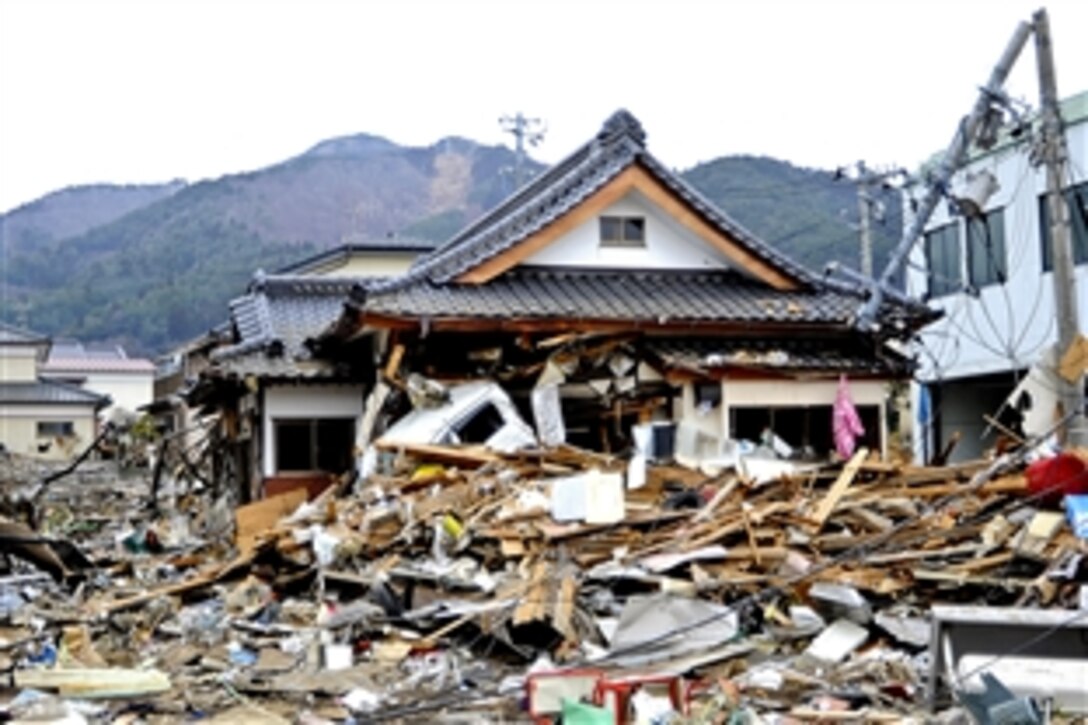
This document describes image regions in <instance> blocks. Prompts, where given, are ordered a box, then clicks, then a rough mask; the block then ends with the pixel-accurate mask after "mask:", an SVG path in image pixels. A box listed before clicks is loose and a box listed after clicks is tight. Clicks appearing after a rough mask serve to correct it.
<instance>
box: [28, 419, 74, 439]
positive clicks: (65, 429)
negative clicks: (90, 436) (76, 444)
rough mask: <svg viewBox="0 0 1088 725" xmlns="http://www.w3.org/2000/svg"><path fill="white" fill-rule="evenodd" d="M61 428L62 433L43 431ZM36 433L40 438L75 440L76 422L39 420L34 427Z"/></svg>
mask: <svg viewBox="0 0 1088 725" xmlns="http://www.w3.org/2000/svg"><path fill="white" fill-rule="evenodd" d="M53 427H59V429H60V432H56V431H53V432H50V431H49V430H43V428H46V429H49V428H53ZM34 432H35V434H36V435H37V437H38V438H75V436H76V422H75V421H74V420H39V421H37V425H35V426H34Z"/></svg>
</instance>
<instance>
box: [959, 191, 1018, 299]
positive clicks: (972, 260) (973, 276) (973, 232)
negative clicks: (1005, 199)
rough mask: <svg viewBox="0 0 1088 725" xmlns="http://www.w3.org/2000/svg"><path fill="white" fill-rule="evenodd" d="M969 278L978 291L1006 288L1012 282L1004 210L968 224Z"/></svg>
mask: <svg viewBox="0 0 1088 725" xmlns="http://www.w3.org/2000/svg"><path fill="white" fill-rule="evenodd" d="M967 278H968V281H969V282H970V284H971V286H972V287H975V288H979V287H984V286H986V285H988V284H1004V283H1005V281H1006V280H1007V279H1008V278H1009V268H1008V264H1007V262H1006V260H1005V213H1004V209H994V210H993V211H990V212H986V213H985V214H983V215H982V216H979V217H975V218H969V219H968V220H967Z"/></svg>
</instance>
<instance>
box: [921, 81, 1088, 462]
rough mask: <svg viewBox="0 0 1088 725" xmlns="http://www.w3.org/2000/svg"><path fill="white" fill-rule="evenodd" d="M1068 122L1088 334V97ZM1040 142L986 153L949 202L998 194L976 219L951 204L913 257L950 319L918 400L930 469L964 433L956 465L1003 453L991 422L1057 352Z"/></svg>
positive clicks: (1021, 139)
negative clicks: (986, 189)
mask: <svg viewBox="0 0 1088 725" xmlns="http://www.w3.org/2000/svg"><path fill="white" fill-rule="evenodd" d="M1061 114H1062V119H1063V121H1064V123H1065V132H1066V142H1067V146H1068V152H1069V160H1068V165H1067V168H1068V171H1067V176H1068V181H1067V186H1066V190H1065V198H1066V200H1067V201H1068V203H1069V211H1070V219H1071V223H1072V238H1073V239H1072V241H1073V256H1074V261H1075V264H1076V285H1077V306H1078V315H1079V324H1080V329H1081V330H1082V331H1085V330H1088V92H1084V93H1081V94H1079V95H1077V96H1074V97H1072V98H1068V99H1066V100H1065V101H1064V102H1063V103H1062V105H1061ZM1036 138H1037V137H1036V136H1035V135H1034V134H1033V133H1032V132H1031V131H1030V130H1025V131H1024V132H1022V133H1021V134H1020V135H1019V136H1018V137H1012V136H1011V135H1006V136H1004V137H1003V138H1002V139H1001V140H1000V141H999V142H998V143H997V144H996V145H995V146H994V147H993V148H991V149H989V150H986V151H981V150H977V149H976V150H974V151H973V153H972V156H971V157H970V160H969V162H968V164H967V165H966V166H965V168H964V169H962V170H960V171H959V172H958V173H957V174H956V176H955V178H954V179H953V181H952V183H951V184H950V188H949V196H950V197H952V198H955V197H960V196H965V195H966V194H967V193H968V191H969V190H970V189H971V187H972V186H974V187H975V188H976V189H977V188H978V187H980V186H982V185H985V184H986V183H987V182H988V179H987V175H989V176H990V177H992V178H993V180H995V181H996V183H997V188H996V191H994V192H993V194H992V196H990V197H989V199H988V200H987V201H986V202H985V204H984V206H983V207H982V208H981V209H979V210H978V211H979V212H980V213H978V214H976V215H973V216H970V215H968V214H964V213H960V212H958V211H956V210H955V209H953V206H954V205H953V204H952V203H942V204H940V205H939V207H938V209H937V210H936V212H935V213H934V215H933V217H932V219H931V220H930V222H929V224H928V225H927V228H926V233H925V236H924V239H923V240H922V242H921V243H920V244H918V245H917V246H916V247H915V249H914V250H913V253H912V256H911V258H910V261H911V265H910V269H909V270H908V274H907V291H908V292H909V293H910V295H912V296H914V297H926V298H928V300H929V303H930V305H931V306H933V307H935V308H939V309H940V310H941V311H942V312H943V313H944V316H943V317H942V318H941V319H940V320H938V321H937V322H934V323H932V324H931V325H929V326H928V327H926V328H925V330H924V331H923V332H922V333H921V335H920V337H919V343H918V345H917V348H916V352H917V355H918V361H919V363H920V370H919V371H918V374H917V380H918V381H919V383H917V384H915V385H914V390H913V397H912V399H913V401H914V403H915V411H916V420H915V430H916V431H917V435H916V436H915V455H916V456H917V457H918V458H926V457H929V456H931V455H932V454H933V452H934V451H937V450H941V449H942V448H943V447H944V446H945V445H946V444H947V442H948V440H949V438H950V436H952V435H953V434H954V433H957V432H958V433H959V434H960V435H961V438H960V442H959V443H958V444H957V445H956V448H955V449H954V451H953V455H952V460H963V459H969V458H974V457H978V456H979V455H980V454H981V453H982V452H983V451H984V450H986V449H987V448H989V447H992V446H993V445H994V442H995V438H994V435H995V430H994V428H993V427H992V426H990V425H989V424H988V422H987V421H986V420H985V419H984V417H983V416H984V415H990V416H996V415H997V414H998V413H999V411H1001V410H1002V404H1003V403H1004V401H1005V400H1006V398H1008V397H1009V395H1010V393H1012V391H1013V389H1014V388H1015V387H1016V385H1017V384H1018V382H1019V381H1020V380H1021V379H1022V378H1023V377H1024V375H1025V374H1026V371H1027V370H1028V369H1029V368H1030V367H1031V366H1032V365H1033V364H1036V363H1038V362H1039V361H1040V358H1041V356H1042V355H1043V353H1044V351H1046V350H1047V349H1048V348H1049V347H1051V346H1052V345H1054V343H1055V342H1056V339H1057V326H1056V321H1055V310H1054V280H1053V274H1052V264H1051V249H1050V244H1051V243H1050V233H1049V226H1048V225H1049V223H1048V221H1047V212H1046V209H1045V204H1044V198H1045V197H1044V193H1045V191H1046V184H1047V181H1046V169H1045V168H1044V167H1042V166H1039V165H1037V164H1036V163H1034V160H1033V154H1032V150H1033V148H1034V141H1035V139H1036ZM990 186H991V188H992V184H991V185H990ZM908 211H909V210H908ZM907 216H908V219H907V220H906V223H908V224H909V223H910V219H909V214H908V215H907ZM924 398H925V400H923V399H924ZM919 411H920V413H921V415H920V416H919V415H918V412H919ZM1006 412H1007V411H1006ZM923 418H924V420H923Z"/></svg>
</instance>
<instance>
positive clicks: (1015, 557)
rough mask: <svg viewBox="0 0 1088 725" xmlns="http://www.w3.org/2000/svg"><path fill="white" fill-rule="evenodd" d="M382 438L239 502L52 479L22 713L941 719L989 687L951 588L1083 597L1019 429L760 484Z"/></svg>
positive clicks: (28, 584) (1071, 555)
mask: <svg viewBox="0 0 1088 725" xmlns="http://www.w3.org/2000/svg"><path fill="white" fill-rule="evenodd" d="M379 453H380V455H379V459H380V465H379V466H378V471H377V472H375V473H374V474H373V475H371V476H369V477H367V478H365V479H363V480H361V481H359V482H357V483H354V484H353V483H352V482H351V481H343V482H342V485H339V486H333V487H331V488H329V489H327V490H326V491H325V492H324V493H322V494H321V495H320V496H318V497H316V498H314V499H312V500H307V495H306V493H305V492H303V491H295V492H289V493H285V494H282V495H279V496H275V497H272V498H269V499H265V500H261V501H258V502H256V503H252V504H247V505H244V506H239V507H236V508H233V509H232V507H231V506H230V505H229V503H228V502H227V500H226V499H222V498H219V499H216V498H214V497H212V496H210V495H208V492H206V491H202V490H201V487H200V486H199V485H196V486H194V487H192V488H190V489H188V490H173V489H172V487H170V486H167V487H165V488H164V490H162V491H160V492H159V493H160V500H159V501H158V502H157V503H158V506H157V507H152V506H150V503H151V502H150V501H149V500H148V498H147V491H148V486H147V481H146V474H145V475H144V476H138V475H134V474H133V475H130V476H129V477H127V478H124V479H119V478H118V477H117V475H116V473H115V472H113V471H112V469H110V468H109V467H106V466H104V465H101V464H99V465H97V466H88V467H86V468H85V469H81V471H80V472H79V473H78V474H75V475H72V476H70V477H68V478H67V479H65V480H63V481H58V482H56V483H55V484H54V485H52V486H50V487H49V488H48V489H46V490H45V491H44V492H43V493H42V496H41V498H40V500H39V501H38V502H37V503H38V507H37V511H36V514H37V518H38V521H37V522H28V525H29V524H30V523H35V524H36V525H37V529H36V530H37V532H38V534H39V536H38V538H37V539H34V540H33V541H28V540H25V537H23V538H20V537H14V538H13V539H11V540H9V541H8V542H7V544H6V545H7V546H8V551H9V552H12V553H16V554H17V555H18V553H19V552H16V551H14V549H13V547H18V546H30V545H35V544H37V545H45V546H52V545H54V544H57V542H65V543H66V544H68V545H69V546H72V547H73V548H77V550H78V551H79V552H80V553H81V554H82V555H84V556H85V557H87V559H89V560H90V561H89V562H87V564H86V565H84V566H81V567H77V566H74V565H73V566H72V567H69V568H68V569H66V571H65V572H64V576H58V577H56V580H54V578H52V577H50V576H49V575H48V574H37V573H19V572H15V573H12V574H11V575H9V576H5V577H3V578H2V579H0V617H2V618H3V621H4V626H3V632H2V633H0V637H2V640H0V642H2V644H3V646H2V652H3V654H2V656H3V658H4V660H5V661H4V663H3V664H4V666H5V669H7V670H9V671H13V684H14V686H15V688H16V690H15V691H14V693H13V697H12V698H11V699H9V701H8V704H7V706H6V708H7V712H9V713H10V714H11V715H12V716H14V717H24V718H27V717H32V716H33V717H46V718H48V717H53V718H55V719H58V720H59V719H60V718H62V717H67V718H68V719H67V720H65V722H79V721H83V720H86V721H96V722H97V721H102V722H112V721H117V718H124V720H123V721H125V722H166V721H174V720H178V719H186V718H199V717H207V718H214V719H213V720H212V721H213V722H242V721H246V722H293V721H300V722H309V723H313V722H344V721H357V722H363V721H376V720H389V721H402V722H420V721H430V720H432V719H435V718H438V717H439V716H440V715H442V714H445V715H449V716H452V714H453V713H461V714H466V713H467V715H465V716H466V717H470V719H471V720H472V721H474V722H480V721H483V722H498V721H510V720H517V719H523V718H526V717H528V716H533V717H541V718H544V717H552V718H557V717H559V716H560V715H562V717H563V721H564V722H613V721H616V722H620V721H626V722H670V721H675V722H691V723H694V722H700V723H702V722H707V723H709V722H725V721H728V720H729V718H730V717H733V718H738V719H737V720H736V721H738V722H760V721H762V722H786V721H790V722H793V721H805V720H809V721H814V720H829V719H830V720H862V719H864V720H871V721H889V722H891V721H903V720H904V719H908V718H915V719H916V720H917V721H918V722H921V721H923V720H924V719H926V718H927V717H932V716H931V715H928V714H927V713H928V710H927V708H928V707H929V706H930V705H931V704H933V705H936V706H937V707H938V708H939V709H940V708H946V707H947V706H948V703H949V699H948V690H947V689H943V690H942V691H941V692H940V693H932V692H931V689H932V688H931V687H930V683H931V682H945V683H946V684H951V685H952V689H953V690H955V691H959V690H964V689H972V688H973V689H976V690H977V689H981V687H982V686H983V684H986V683H984V682H983V681H982V680H981V679H980V675H981V674H983V673H984V672H986V670H985V668H981V669H978V670H977V671H973V672H972V671H970V670H969V669H965V668H963V667H961V668H959V669H956V667H955V663H946V664H948V665H949V666H950V667H951V668H952V671H953V672H956V673H957V674H956V675H955V680H956V681H953V682H950V683H949V682H947V681H948V679H949V678H948V677H947V672H945V671H940V672H938V671H937V666H938V663H936V662H933V661H932V655H933V653H932V652H931V642H932V639H933V637H932V633H933V624H934V619H933V614H932V612H933V607H934V605H937V604H945V605H950V604H955V605H961V606H962V605H986V606H988V607H1005V606H1016V607H1025V608H1034V609H1043V608H1046V609H1049V610H1052V611H1050V612H1047V613H1048V614H1052V615H1053V614H1060V615H1061V616H1064V615H1066V614H1068V615H1069V623H1070V624H1072V622H1073V621H1074V620H1075V618H1076V617H1077V616H1078V614H1079V613H1084V612H1085V611H1088V610H1082V609H1078V607H1081V606H1084V605H1085V603H1084V602H1079V601H1078V597H1079V596H1080V595H1081V587H1082V584H1083V583H1084V582H1086V581H1088V570H1086V569H1088V567H1086V566H1085V564H1084V554H1085V553H1086V552H1088V545H1086V544H1085V540H1084V538H1083V531H1081V532H1080V535H1079V536H1078V534H1077V533H1076V532H1075V531H1074V529H1073V528H1072V527H1071V525H1070V523H1069V522H1068V521H1067V518H1066V514H1065V513H1063V511H1062V510H1061V508H1060V501H1058V505H1057V506H1055V502H1054V500H1053V496H1052V494H1053V492H1054V491H1055V490H1058V489H1059V484H1061V483H1064V482H1059V481H1055V480H1044V481H1043V483H1042V487H1041V488H1040V487H1039V486H1038V481H1037V480H1036V479H1038V478H1039V476H1040V475H1042V476H1043V478H1044V479H1045V476H1046V472H1045V471H1044V473H1043V474H1039V473H1038V470H1039V469H1034V470H1035V471H1036V473H1035V475H1034V476H1027V475H1025V473H1024V465H1023V463H1022V462H1021V460H1020V458H1018V457H1017V456H1014V455H1007V456H1005V457H1004V458H1002V459H999V460H997V461H994V462H986V461H979V462H974V463H969V464H961V465H955V466H945V467H914V466H907V465H898V464H891V463H886V462H882V461H879V460H876V459H875V458H873V457H870V456H869V455H868V452H867V451H865V450H860V451H858V452H857V453H855V455H853V456H852V457H851V458H850V460H849V461H846V462H845V463H841V464H829V465H824V466H813V467H810V468H808V469H807V470H805V471H804V472H802V473H795V474H793V475H787V476H782V477H779V478H777V479H773V480H769V481H766V482H763V483H757V482H755V481H754V480H753V479H752V478H749V477H747V476H745V475H743V474H742V473H739V472H737V471H736V470H733V469H730V470H726V471H722V472H712V473H710V474H706V473H703V472H700V471H697V470H691V469H688V468H684V467H681V466H676V465H667V464H657V465H653V464H651V465H645V466H644V467H641V466H638V465H636V464H633V463H631V462H630V461H626V460H623V459H620V458H618V457H612V456H608V455H603V454H597V453H591V452H587V451H584V450H580V449H575V448H571V447H568V446H559V447H556V448H552V449H548V450H536V449H529V450H522V451H518V452H514V453H506V454H500V453H496V452H494V451H490V450H485V449H482V448H471V447H452V446H445V445H439V444H414V445H403V444H402V445H393V444H387V445H385V446H384V450H381V451H379ZM1076 460H1078V461H1080V460H1082V459H1080V458H1076ZM1081 470H1083V468H1082V469H1081ZM23 473H25V471H23ZM9 478H11V476H10V475H9ZM1029 479H1031V485H1032V486H1033V488H1032V489H1031V490H1029ZM24 483H25V482H24ZM11 485H13V484H9V488H11ZM1063 490H1064V489H1063ZM1065 493H1071V492H1069V491H1065ZM1067 498H1068V499H1070V500H1076V496H1073V495H1070V496H1068V497H1067ZM1077 511H1079V513H1076V514H1075V512H1077ZM1074 515H1077V516H1080V517H1081V518H1083V516H1084V514H1083V510H1082V509H1081V508H1077V507H1076V506H1070V507H1069V517H1070V519H1073V517H1074ZM1082 525H1083V524H1082ZM39 539H40V541H39ZM12 542H14V543H12ZM43 542H44V543H43ZM62 558H64V557H62ZM66 562H67V560H66ZM92 563H93V565H92ZM20 571H21V570H20ZM1062 610H1066V611H1064V612H1063V611H1062ZM1085 619H1088V615H1086V616H1085ZM1064 621H1065V620H1064V619H1062V620H1061V622H1064ZM997 654H998V655H1000V654H1001V653H1000V652H998V653H997ZM1082 659H1083V657H1082ZM972 666H974V665H972ZM1002 691H1003V690H1002ZM931 694H938V695H939V697H936V698H935V700H934V702H932V703H931V702H930V695H931ZM961 701H963V700H962V698H961ZM1073 706H1075V703H1073ZM958 711H961V712H962V710H958ZM41 713H45V715H44V716H43V715H41ZM615 713H623V716H622V717H619V716H616V715H615ZM594 718H605V719H594ZM624 718H628V719H626V720H625V719H624Z"/></svg>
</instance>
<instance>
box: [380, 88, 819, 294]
mask: <svg viewBox="0 0 1088 725" xmlns="http://www.w3.org/2000/svg"><path fill="white" fill-rule="evenodd" d="M645 142H646V134H645V131H643V129H642V125H641V124H640V123H639V121H638V119H636V118H635V117H634V116H633V115H631V114H630V113H629V112H627V111H624V110H621V111H617V112H616V113H615V114H613V115H612V116H611V117H610V118H609V119H608V120H607V121H606V122H605V124H604V127H603V128H602V129H601V131H600V132H599V133H598V134H597V136H596V137H595V138H593V139H592V140H591V141H590V142H588V143H587V144H585V145H583V146H582V147H581V148H579V149H578V150H576V151H575V152H574V153H572V154H571V155H570V156H568V157H567V158H565V159H563V160H562V161H560V162H559V163H558V164H556V165H555V166H553V167H551V168H550V169H549V170H547V171H546V172H544V173H543V174H541V175H540V176H538V177H536V178H535V179H534V180H533V181H531V182H530V183H528V184H527V185H525V186H524V187H522V188H521V189H520V190H519V191H517V192H515V193H514V194H513V195H512V196H511V197H510V198H508V199H507V200H506V201H504V202H503V203H502V204H500V205H499V206H497V207H495V208H494V209H492V210H491V211H489V212H487V213H486V214H484V215H483V216H482V217H480V218H479V219H477V220H476V221H475V222H473V223H472V224H471V225H469V226H468V227H467V228H465V229H464V230H462V231H461V232H460V233H458V234H457V235H456V236H455V237H453V238H452V239H450V240H449V241H448V242H446V243H445V244H443V245H442V246H441V247H439V248H438V249H436V250H434V252H432V253H431V254H428V255H426V256H424V257H421V258H420V259H418V260H417V261H416V264H414V265H413V267H412V269H411V271H410V272H409V273H408V275H406V276H405V277H402V278H399V279H396V280H392V281H390V282H388V283H386V284H385V285H382V286H383V287H386V286H388V287H391V288H392V287H400V286H404V285H406V284H411V283H414V282H416V281H419V280H421V279H427V280H430V281H431V282H436V283H445V282H450V281H452V280H454V279H456V278H457V277H458V276H459V275H461V274H463V273H464V272H466V271H468V270H470V269H472V268H473V267H475V266H477V265H479V264H480V263H482V262H484V261H486V260H487V259H490V258H491V257H494V256H495V255H497V254H500V253H502V252H504V251H506V250H507V249H510V248H512V247H514V246H515V245H517V244H518V243H519V242H521V241H522V240H524V239H526V238H527V237H528V236H530V235H531V234H533V233H535V232H537V231H539V230H540V229H542V228H544V227H545V226H547V225H548V224H550V223H551V222H553V221H555V220H556V219H558V218H559V217H561V216H563V215H564V214H566V213H567V212H568V211H570V210H571V209H573V208H574V207H576V206H578V205H579V204H581V203H582V202H583V201H584V200H585V199H587V198H588V197H589V196H590V195H592V194H593V193H594V192H596V191H597V190H598V189H600V188H601V187H603V186H604V185H605V184H607V183H608V182H609V181H611V180H612V179H613V178H614V177H615V176H616V175H618V174H619V173H620V172H621V171H623V170H624V169H626V168H628V167H630V166H632V165H634V164H639V165H641V166H642V167H643V168H644V169H646V170H647V171H649V172H650V173H651V174H652V175H653V176H655V177H656V178H657V179H658V180H659V181H660V182H661V183H663V184H664V185H665V186H667V187H668V188H669V189H670V190H672V191H673V192H674V193H675V194H677V195H678V196H679V197H680V198H681V199H683V200H684V201H685V202H687V203H688V204H689V205H690V206H691V207H692V208H693V209H694V210H695V211H696V212H698V213H699V214H700V215H701V216H702V217H703V218H704V219H705V220H706V221H707V222H709V223H710V224H711V225H714V226H716V227H717V228H718V229H719V230H721V231H722V232H723V233H725V234H726V235H728V236H730V237H731V238H733V239H735V240H736V241H737V242H738V243H739V244H741V245H742V246H743V247H745V248H746V249H747V250H748V251H749V252H751V253H752V254H753V255H754V256H756V257H758V258H760V259H762V260H764V261H765V262H767V263H769V264H770V265H771V266H773V267H775V268H777V269H779V270H780V271H782V272H783V273H784V274H786V275H787V276H789V277H792V278H794V279H796V280H797V281H799V282H803V283H804V282H810V281H812V279H813V278H812V275H811V274H810V273H809V272H808V271H807V270H805V269H804V268H803V267H801V266H799V265H797V264H796V263H794V262H793V261H791V260H790V259H788V258H787V257H786V256H785V255H783V254H782V253H780V252H778V251H777V250H775V249H773V248H772V247H770V246H768V245H767V244H766V243H764V242H762V241H761V240H760V239H758V238H757V237H756V236H755V235H754V234H752V233H751V232H749V231H748V230H747V229H745V228H744V227H742V226H741V225H740V224H738V223H737V222H735V221H734V220H732V219H730V218H729V217H728V216H727V215H726V214H725V213H724V212H723V211H721V210H720V209H718V208H717V207H716V206H715V205H714V204H712V203H711V202H710V201H708V200H707V199H706V198H705V197H704V196H702V194H700V193H699V192H698V191H696V190H695V189H694V188H693V187H691V186H690V185H689V184H688V183H687V182H685V181H684V180H683V179H681V178H680V177H679V176H677V175H676V174H674V173H673V172H672V171H670V170H669V168H668V167H667V166H665V165H664V164H662V163H661V162H659V161H658V160H657V159H655V158H654V157H653V156H652V155H651V154H650V153H649V152H648V151H647V150H646V147H645Z"/></svg>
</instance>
